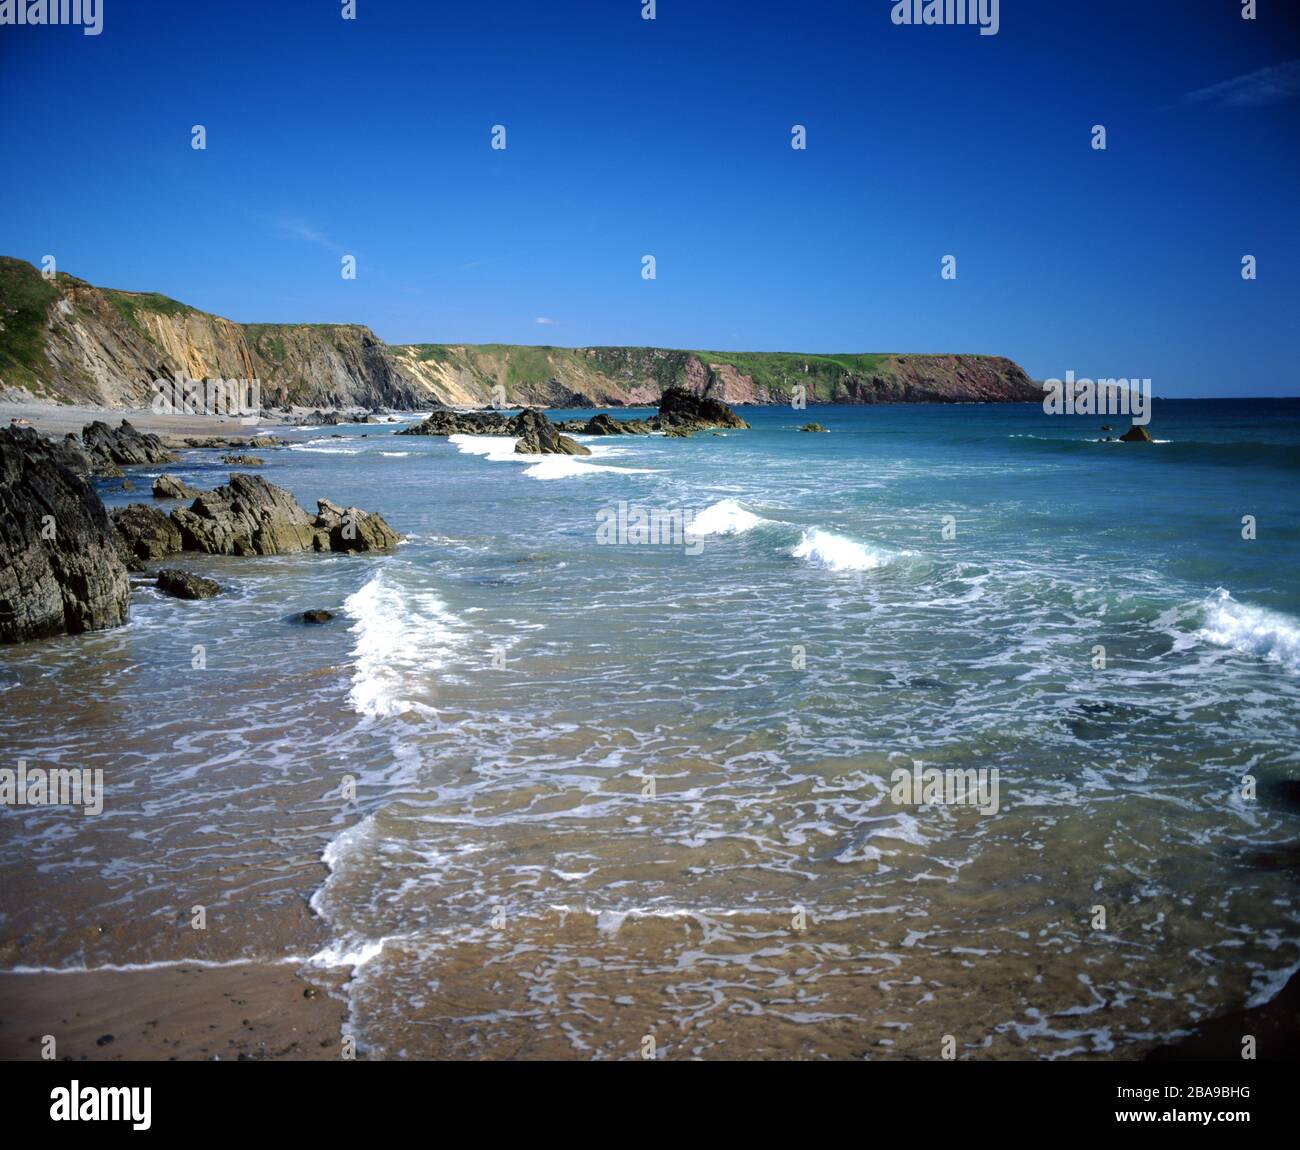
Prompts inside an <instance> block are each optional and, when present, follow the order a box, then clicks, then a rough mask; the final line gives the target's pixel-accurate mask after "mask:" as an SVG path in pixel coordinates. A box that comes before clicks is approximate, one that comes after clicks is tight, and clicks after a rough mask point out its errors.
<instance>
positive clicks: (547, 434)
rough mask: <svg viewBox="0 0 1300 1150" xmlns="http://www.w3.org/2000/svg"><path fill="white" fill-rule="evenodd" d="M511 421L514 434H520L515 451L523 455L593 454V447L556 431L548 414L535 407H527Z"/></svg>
mask: <svg viewBox="0 0 1300 1150" xmlns="http://www.w3.org/2000/svg"><path fill="white" fill-rule="evenodd" d="M511 422H512V423H513V424H514V425H515V427H514V430H513V432H512V434H514V435H518V436H519V439H518V440H517V441H516V442H515V451H516V452H518V453H519V454H521V455H590V454H591V448H589V447H584V446H583V445H582V444H581V443H579V442H578V441H577V440H576V439H570V438H569V437H568V436H567V435H561V434H560V433H559V432H558V431H556V430H555V425H554V424H553V423H552V422H551V421H550V420H549V419H547V418H546V414H545V413H544V412H542V411H539V410H538V409H537V408H535V407H529V408H525V409H524V410H523V411H522V412H520V413H519V415H517V416H516V417H515V418H514V419H513V420H511Z"/></svg>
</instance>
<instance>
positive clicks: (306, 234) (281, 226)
mask: <svg viewBox="0 0 1300 1150" xmlns="http://www.w3.org/2000/svg"><path fill="white" fill-rule="evenodd" d="M275 230H276V234H277V235H279V236H280V237H281V238H282V239H288V240H302V241H303V242H304V243H308V244H316V245H317V246H318V247H322V248H327V249H328V250H329V251H332V252H342V251H343V246H342V245H341V244H336V243H335V242H334V241H333V240H332V239H330V238H329V236H327V235H326V234H325V233H324V232H322V231H321V230H320V229H319V228H314V227H312V225H311V224H309V223H306V222H305V221H303V220H276V221H275Z"/></svg>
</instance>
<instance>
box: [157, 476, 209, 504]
mask: <svg viewBox="0 0 1300 1150" xmlns="http://www.w3.org/2000/svg"><path fill="white" fill-rule="evenodd" d="M202 494H203V492H202V491H200V490H199V489H198V488H196V487H191V486H190V485H189V484H188V483H182V482H181V481H180V480H179V479H177V478H176V477H175V476H173V475H160V476H158V478H157V479H155V480H154V481H153V497H154V498H155V499H197V498H198V497H199V496H200V495H202Z"/></svg>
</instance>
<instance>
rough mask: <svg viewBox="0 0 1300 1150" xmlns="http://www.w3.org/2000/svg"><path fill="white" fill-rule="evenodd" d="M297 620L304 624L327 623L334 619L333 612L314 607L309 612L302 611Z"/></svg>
mask: <svg viewBox="0 0 1300 1150" xmlns="http://www.w3.org/2000/svg"><path fill="white" fill-rule="evenodd" d="M298 618H299V619H300V620H301V621H302V622H304V623H328V622H329V621H330V620H331V619H333V618H334V612H333V611H326V610H323V609H322V608H320V607H315V608H313V609H312V610H310V611H304V612H303V613H302V614H301V615H299V616H298Z"/></svg>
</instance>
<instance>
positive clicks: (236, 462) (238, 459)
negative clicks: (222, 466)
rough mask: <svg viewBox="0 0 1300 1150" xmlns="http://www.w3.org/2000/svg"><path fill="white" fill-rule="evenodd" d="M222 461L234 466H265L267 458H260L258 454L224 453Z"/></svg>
mask: <svg viewBox="0 0 1300 1150" xmlns="http://www.w3.org/2000/svg"><path fill="white" fill-rule="evenodd" d="M221 462H222V463H229V464H230V465H231V466H232V467H265V466H266V460H265V459H259V458H258V457H257V456H256V455H223V456H222V457H221Z"/></svg>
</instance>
